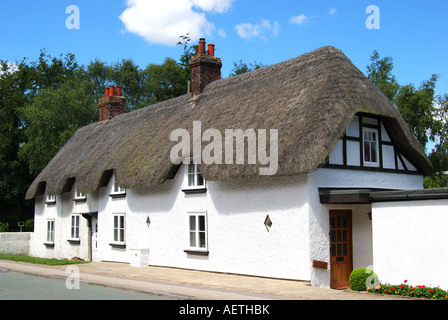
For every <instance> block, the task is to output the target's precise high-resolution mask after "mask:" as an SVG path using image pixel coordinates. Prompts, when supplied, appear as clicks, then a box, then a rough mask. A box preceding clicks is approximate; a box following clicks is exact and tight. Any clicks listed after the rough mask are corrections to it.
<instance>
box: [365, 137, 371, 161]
mask: <svg viewBox="0 0 448 320" xmlns="http://www.w3.org/2000/svg"><path fill="white" fill-rule="evenodd" d="M364 161H370V145H369V142H367V141H365V142H364Z"/></svg>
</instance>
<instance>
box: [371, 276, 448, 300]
mask: <svg viewBox="0 0 448 320" xmlns="http://www.w3.org/2000/svg"><path fill="white" fill-rule="evenodd" d="M407 282H408V281H407V280H404V281H403V283H401V284H398V285H391V284H389V283H386V284H382V283H380V284H378V285H375V286H371V287H369V288H368V289H367V291H368V292H371V293H377V294H388V295H399V296H407V297H413V298H427V299H439V300H448V292H447V291H445V290H443V289H441V288H439V287H427V286H425V285H417V286H413V285H408V284H407Z"/></svg>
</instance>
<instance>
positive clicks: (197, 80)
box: [190, 38, 222, 95]
mask: <svg viewBox="0 0 448 320" xmlns="http://www.w3.org/2000/svg"><path fill="white" fill-rule="evenodd" d="M208 50H209V54H208V55H206V54H205V39H204V38H201V39H200V40H199V50H198V54H197V55H194V56H193V57H192V58H191V61H190V67H191V88H190V92H191V93H192V94H193V95H197V94H200V93H202V92H203V90H204V88H205V87H206V86H207V85H208V84H209V83H211V82H213V81H215V80H218V79H221V67H222V63H221V59H219V58H217V57H215V56H214V54H215V46H214V45H213V44H212V45H209V46H208Z"/></svg>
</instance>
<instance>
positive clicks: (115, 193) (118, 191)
mask: <svg viewBox="0 0 448 320" xmlns="http://www.w3.org/2000/svg"><path fill="white" fill-rule="evenodd" d="M110 196H111V197H116V198H118V197H125V196H126V189H125V188H122V187H120V186H119V185H118V181H117V180H116V179H115V177H114V180H113V183H112V190H111V192H110Z"/></svg>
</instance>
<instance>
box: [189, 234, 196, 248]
mask: <svg viewBox="0 0 448 320" xmlns="http://www.w3.org/2000/svg"><path fill="white" fill-rule="evenodd" d="M190 247H196V232H194V231H193V232H190Z"/></svg>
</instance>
